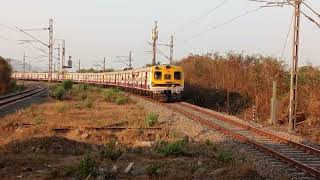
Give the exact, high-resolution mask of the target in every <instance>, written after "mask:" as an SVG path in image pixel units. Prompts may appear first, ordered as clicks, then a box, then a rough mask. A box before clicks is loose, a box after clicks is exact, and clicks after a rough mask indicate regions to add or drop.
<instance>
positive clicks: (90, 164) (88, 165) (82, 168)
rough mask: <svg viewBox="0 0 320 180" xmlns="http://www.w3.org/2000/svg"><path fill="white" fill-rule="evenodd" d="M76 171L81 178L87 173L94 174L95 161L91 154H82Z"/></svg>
mask: <svg viewBox="0 0 320 180" xmlns="http://www.w3.org/2000/svg"><path fill="white" fill-rule="evenodd" d="M77 173H78V175H79V176H80V177H81V178H86V177H88V176H89V175H93V176H95V175H96V161H95V160H94V159H93V158H92V156H91V155H89V154H87V155H84V156H83V157H82V159H81V161H80V164H79V165H78V167H77Z"/></svg>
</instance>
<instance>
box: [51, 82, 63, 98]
mask: <svg viewBox="0 0 320 180" xmlns="http://www.w3.org/2000/svg"><path fill="white" fill-rule="evenodd" d="M64 94H65V89H64V88H63V86H61V85H58V86H55V87H53V89H52V90H51V92H50V96H51V97H52V98H54V99H57V100H60V101H62V100H63V96H64Z"/></svg>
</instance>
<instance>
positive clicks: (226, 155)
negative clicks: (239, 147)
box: [217, 152, 234, 164]
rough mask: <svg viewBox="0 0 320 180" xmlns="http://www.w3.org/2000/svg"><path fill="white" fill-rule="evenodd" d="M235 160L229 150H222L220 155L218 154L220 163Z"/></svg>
mask: <svg viewBox="0 0 320 180" xmlns="http://www.w3.org/2000/svg"><path fill="white" fill-rule="evenodd" d="M233 160H234V157H233V156H232V154H231V153H228V152H221V153H220V154H219V155H218V156H217V161H218V163H219V164H226V163H230V162H232V161H233Z"/></svg>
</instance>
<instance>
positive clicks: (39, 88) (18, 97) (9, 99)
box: [0, 86, 47, 107]
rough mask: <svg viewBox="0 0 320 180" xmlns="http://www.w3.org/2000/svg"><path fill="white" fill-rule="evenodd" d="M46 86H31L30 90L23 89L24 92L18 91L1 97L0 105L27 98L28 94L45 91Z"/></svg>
mask: <svg viewBox="0 0 320 180" xmlns="http://www.w3.org/2000/svg"><path fill="white" fill-rule="evenodd" d="M46 89H47V88H46V87H42V86H37V87H35V88H33V89H32V90H30V91H29V90H28V91H24V92H20V93H17V94H14V95H10V96H9V97H6V98H3V99H1V101H0V107H2V106H5V105H7V104H10V103H13V102H16V101H19V100H22V99H25V98H28V97H30V96H33V95H35V94H38V93H40V92H43V91H45V90H46Z"/></svg>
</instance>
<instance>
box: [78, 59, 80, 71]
mask: <svg viewBox="0 0 320 180" xmlns="http://www.w3.org/2000/svg"><path fill="white" fill-rule="evenodd" d="M78 66H79V67H78V73H80V70H81V66H80V59H79V65H78Z"/></svg>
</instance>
